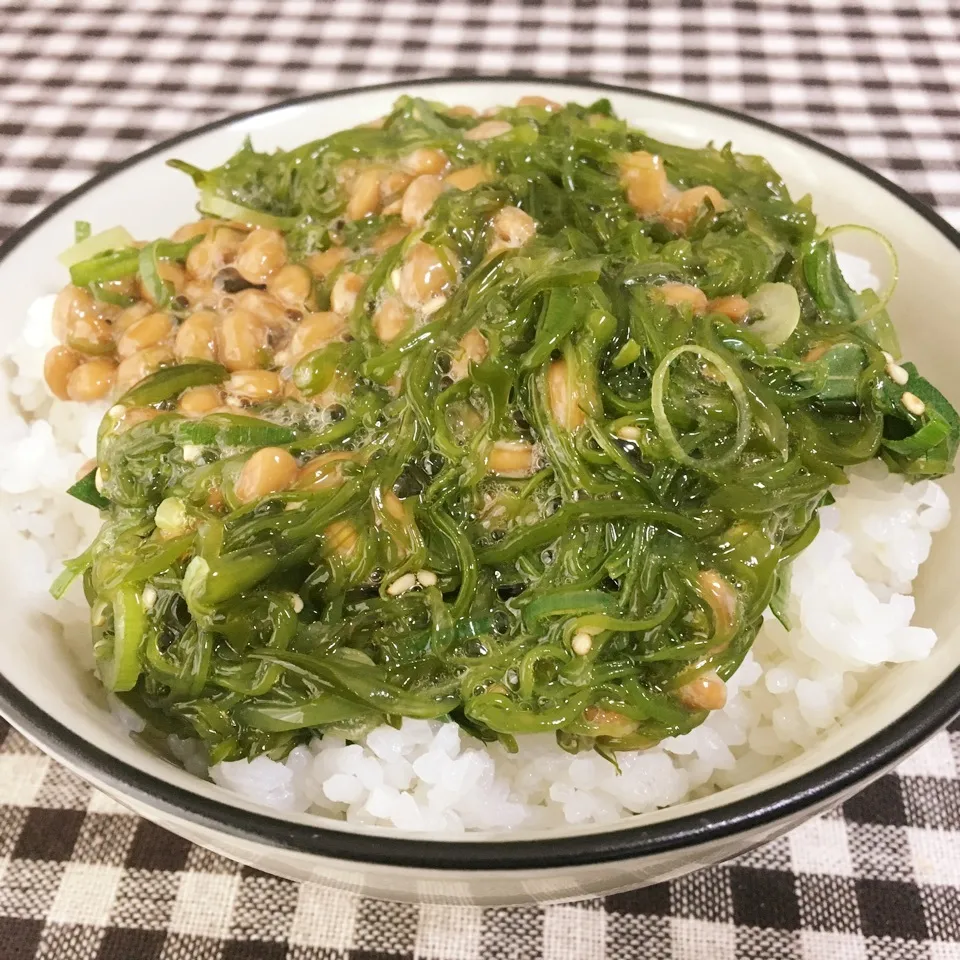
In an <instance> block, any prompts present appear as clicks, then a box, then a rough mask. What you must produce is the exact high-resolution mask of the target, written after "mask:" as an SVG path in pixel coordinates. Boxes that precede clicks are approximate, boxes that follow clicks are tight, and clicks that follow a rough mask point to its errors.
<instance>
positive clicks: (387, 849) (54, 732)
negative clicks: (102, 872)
mask: <svg viewBox="0 0 960 960" xmlns="http://www.w3.org/2000/svg"><path fill="white" fill-rule="evenodd" d="M445 82H446V83H452V82H456V83H471V84H490V83H503V82H510V83H513V82H524V83H529V84H535V85H536V86H540V87H542V86H548V85H550V86H552V85H557V86H576V87H581V88H583V89H589V90H595V91H597V93H598V94H604V93H607V92H612V93H623V94H631V95H638V94H639V95H641V96H644V97H647V98H649V99H654V100H660V101H663V102H666V103H675V104H679V105H684V106H689V107H694V108H696V109H698V110H704V111H707V112H709V113H713V114H717V115H720V116H724V117H730V118H732V119H736V120H739V121H741V122H743V123H747V124H749V125H751V126H753V127H757V128H759V129H761V130H764V131H767V132H769V133H773V134H775V135H777V136H780V137H784V138H786V139H788V140H792V141H794V142H796V143H800V144H802V145H803V146H805V147H808V148H810V149H812V150H815V151H817V152H818V153H820V154H822V155H824V156H826V157H830V158H831V159H833V160H836V161H838V162H839V163H842V164H844V165H845V166H847V167H849V168H851V169H852V170H854V171H856V172H857V173H859V174H860V175H861V176H864V177H866V178H868V179H869V180H872V181H873V182H874V183H876V184H878V185H879V186H881V187H882V188H883V189H884V190H886V191H887V192H888V193H890V194H892V195H893V196H895V197H896V198H897V199H899V200H900V201H902V202H903V203H905V204H907V205H908V206H909V207H910V208H911V209H913V210H914V211H915V212H916V213H918V214H919V215H920V216H922V217H923V218H924V219H925V220H927V222H928V223H930V224H931V225H932V226H933V227H934V228H935V229H936V230H937V231H938V232H939V233H940V234H942V235H943V236H944V237H946V239H947V240H949V241H950V243H951V244H953V246H954V247H955V248H956V249H957V250H958V251H960V232H958V231H957V230H955V229H954V228H953V227H952V226H950V224H948V223H947V222H946V221H945V220H943V219H942V218H941V217H940V216H939V215H938V214H936V213H935V212H934V211H933V210H931V209H930V208H929V207H928V206H926V205H925V204H923V203H921V202H920V201H919V200H917V199H916V198H915V197H913V196H911V195H910V194H909V193H907V191H905V190H904V189H902V188H901V187H898V186H897V185H896V184H894V183H891V182H890V181H889V180H887V179H886V178H885V177H883V176H881V175H880V174H878V173H876V172H875V171H873V170H871V169H870V168H869V167H866V166H864V165H863V164H861V163H859V162H858V161H856V160H853V159H851V158H850V157H847V156H845V155H844V154H842V153H840V152H839V151H837V150H834V149H833V148H831V147H827V146H824V145H823V144H820V143H817V142H816V141H815V140H813V139H811V138H810V137H807V136H804V135H803V134H799V133H795V132H793V131H790V130H784V129H781V128H780V127H778V126H776V125H775V124H772V123H769V122H767V121H765V120H760V119H757V118H755V117H750V116H747V115H745V114H742V113H739V112H737V111H735V110H730V109H727V108H726V107H720V106H715V105H712V104H705V103H699V102H697V101H695V100H690V99H688V98H685V97H677V96H672V95H670V94H664V93H657V92H653V91H649V90H637V89H632V88H630V87H627V86H622V85H615V84H606V83H598V82H591V81H587V80H580V79H576V78H573V79H564V78H561V77H552V78H545V77H537V76H533V75H525V74H514V75H510V76H485V77H484V76H457V75H455V74H454V75H450V76H439V77H429V78H420V79H411V80H398V81H391V82H389V83H381V84H374V85H370V86H363V87H352V88H348V89H344V90H329V91H324V92H321V93H315V94H307V95H304V96H299V97H293V98H290V99H288V100H284V101H282V102H280V103H275V104H270V105H269V106H266V107H261V108H259V109H256V110H250V111H246V112H242V113H236V114H231V115H230V116H228V117H224V118H222V119H220V120H215V121H213V122H211V123H207V124H204V125H202V126H200V127H196V128H194V129H192V130H188V131H186V132H184V133H181V134H178V135H176V136H174V137H171V138H170V139H168V140H164V141H163V142H161V143H158V144H156V145H155V146H152V147H150V148H148V149H146V150H143V151H141V152H140V153H137V154H135V155H134V156H132V157H129V158H128V159H126V160H124V161H122V162H120V163H117V164H114V165H112V166H110V167H108V168H106V169H105V170H103V171H101V172H100V173H98V174H97V175H96V176H94V177H93V178H91V179H90V180H88V181H86V183H84V184H82V185H81V186H79V187H77V188H76V189H74V190H72V191H71V192H70V193H68V194H66V195H65V196H63V197H61V198H60V199H58V200H56V201H55V202H54V203H52V204H51V205H50V206H48V207H47V208H45V209H44V210H43V211H41V212H40V213H39V214H38V215H37V216H35V217H34V218H33V219H31V220H30V221H29V222H27V223H26V224H25V225H23V226H22V227H20V228H19V229H18V230H16V231H15V232H14V233H13V234H12V236H11V237H10V238H9V239H8V240H7V241H6V242H5V243H4V244H3V245H2V246H0V262H2V261H3V260H5V259H6V258H7V257H8V256H9V255H10V253H12V251H13V250H14V249H15V248H16V247H17V246H19V245H20V244H21V243H22V242H23V241H24V240H25V239H26V238H27V237H28V236H29V235H30V234H31V233H32V232H33V231H34V230H36V229H37V227H39V226H40V225H41V224H42V223H44V222H45V221H46V220H47V219H49V218H50V217H51V216H52V215H53V214H55V213H56V212H57V211H59V210H60V209H62V208H63V207H64V206H66V205H68V204H70V203H72V202H73V201H74V200H77V199H78V198H79V197H81V196H83V195H84V194H85V193H86V192H87V191H89V190H90V189H92V188H93V187H94V186H97V185H98V184H100V183H103V182H104V181H105V180H108V179H110V178H111V177H112V176H113V175H114V174H116V173H119V172H120V171H122V170H124V169H126V168H128V167H130V166H133V165H134V164H136V163H138V162H139V161H141V160H144V159H146V158H147V157H150V156H154V155H155V154H158V153H162V152H165V151H167V150H169V149H170V148H171V147H173V146H175V145H177V144H179V143H182V142H184V141H186V140H190V139H192V138H193V137H195V136H198V135H199V134H203V133H207V132H208V131H211V130H216V129H218V128H220V127H224V126H229V125H230V124H232V123H235V122H236V121H238V120H242V119H246V118H248V117H253V116H258V115H260V114H265V113H270V112H272V111H274V110H279V109H282V108H283V107H287V106H295V105H298V104H305V103H314V102H317V101H323V100H329V99H336V98H340V97H343V96H347V95H350V94H357V93H369V92H373V91H377V90H397V91H400V92H402V91H403V90H407V89H411V88H415V87H422V86H428V85H433V84H438V83H445ZM958 712H960V668H957V669H956V670H954V671H953V672H952V673H951V674H950V676H949V677H947V678H946V679H945V680H944V681H943V682H942V683H940V684H939V685H938V686H937V687H936V688H935V689H934V690H932V691H931V692H930V693H929V694H928V695H927V696H926V697H924V699H923V700H921V701H920V702H919V703H918V704H917V705H916V706H914V707H913V708H912V709H911V710H909V711H908V712H907V713H905V714H904V715H903V716H902V717H899V718H898V719H897V720H896V721H895V722H894V723H892V724H890V726H888V727H887V728H886V729H884V730H881V731H879V732H878V733H876V734H875V735H874V736H872V737H870V738H869V739H868V740H865V741H864V742H863V743H860V744H858V745H856V746H855V747H853V748H852V749H851V750H848V751H847V752H846V753H844V754H842V755H840V756H839V757H836V758H834V759H833V760H831V761H829V762H828V763H825V764H823V765H822V766H820V767H817V768H815V769H814V770H811V771H809V772H807V773H805V774H803V775H801V776H799V777H797V778H795V779H793V780H791V781H789V782H788V783H785V784H782V785H780V786H777V787H773V788H771V789H769V790H765V791H763V792H761V793H758V794H755V795H753V796H750V797H747V798H744V799H742V800H737V801H735V802H732V803H728V804H724V805H722V806H719V807H715V808H713V809H710V810H707V811H704V812H702V813H696V814H687V815H684V816H681V817H677V818H676V819H672V820H666V821H663V822H660V823H653V824H646V825H638V826H629V822H630V821H629V820H625V821H623V825H622V826H620V827H618V828H614V829H611V830H607V831H604V832H598V833H586V834H580V835H574V836H557V837H553V838H551V837H538V838H536V839H529V840H527V839H522V838H518V839H515V840H513V839H510V840H484V839H483V837H482V835H478V836H477V837H476V838H474V839H470V838H468V839H456V840H447V839H439V838H431V837H429V836H424V837H423V838H415V839H410V838H405V837H392V836H390V835H389V831H385V832H384V833H382V834H376V835H370V834H360V833H350V832H347V831H345V830H338V829H331V828H327V827H323V826H320V825H313V824H304V823H300V822H296V821H289V820H283V819H280V818H278V817H274V816H271V815H269V814H265V813H259V812H256V811H248V810H244V809H242V808H240V807H235V806H233V805H231V804H228V803H224V802H220V801H218V800H213V799H210V798H207V797H204V796H201V795H199V794H195V793H193V792H192V791H189V790H186V789H184V788H181V787H178V786H176V785H174V784H171V783H168V782H167V781H165V780H160V779H158V778H156V777H154V776H152V775H150V774H147V773H144V772H142V771H140V770H138V769H137V768H135V767H132V766H129V765H128V764H126V763H124V762H123V761H121V760H119V759H117V758H116V757H114V756H112V755H110V754H108V753H106V752H105V751H102V750H100V749H99V748H97V747H94V746H92V745H91V744H89V743H87V742H86V741H85V740H83V739H82V738H81V737H79V736H78V735H77V734H76V733H74V732H73V731H72V730H70V729H69V728H67V727H65V726H64V725H62V724H61V723H59V722H58V721H56V720H54V719H53V718H52V717H51V716H49V715H48V714H47V713H45V712H44V711H43V710H42V709H40V707H38V706H37V705H36V704H34V703H33V702H32V701H31V700H29V699H28V698H27V697H26V696H25V695H24V694H23V693H22V692H21V691H20V690H19V689H17V688H16V687H14V686H13V684H12V683H11V682H10V681H9V680H7V678H6V677H5V676H3V675H2V674H0V714H2V715H3V716H5V717H6V718H7V719H8V720H9V721H10V722H11V723H12V724H13V725H14V726H15V727H17V728H19V729H20V730H21V731H22V732H24V733H25V734H26V735H27V736H28V737H29V738H31V739H32V740H34V741H36V742H37V743H38V744H39V745H40V746H42V747H45V748H47V749H48V750H49V751H50V752H51V753H52V754H53V755H54V756H59V757H62V758H63V759H64V760H65V761H66V762H67V763H68V764H69V765H70V766H72V767H74V768H75V769H76V770H78V771H81V772H85V773H88V774H89V775H90V776H91V777H93V778H94V779H95V780H99V781H100V782H101V783H104V784H106V785H107V786H108V787H111V788H113V790H115V791H116V792H117V793H118V794H120V795H121V796H123V795H128V796H130V797H131V798H132V799H134V800H136V801H139V802H140V803H141V804H145V805H146V806H148V807H151V808H153V809H155V810H158V811H161V812H162V813H164V814H167V815H172V816H173V817H176V818H181V819H185V820H187V821H188V822H191V823H193V824H195V825H197V826H200V827H204V828H206V829H210V830H213V831H215V832H218V833H225V834H228V835H231V836H233V837H236V838H240V839H242V840H245V841H248V842H253V843H258V844H267V845H269V846H273V847H276V848H279V849H282V850H292V851H297V852H299V853H305V854H310V855H314V856H320V857H327V858H331V859H334V860H342V861H347V862H350V863H369V864H377V865H382V866H392V867H400V868H412V869H421V870H435V871H447V872H450V873H461V874H462V873H465V872H466V873H475V872H478V871H531V870H546V869H559V868H564V867H572V866H582V865H589V864H597V863H608V862H617V861H623V860H630V859H633V858H637V857H644V856H650V855H653V854H665V853H669V852H672V851H679V850H682V849H685V848H686V849H690V848H694V847H696V846H698V845H703V844H708V843H711V842H712V841H717V840H721V839H723V838H725V837H729V836H731V835H733V834H736V833H741V832H745V831H750V830H754V829H757V828H762V827H766V826H771V825H774V824H776V823H777V822H778V821H785V820H788V819H789V818H792V817H795V816H797V815H800V814H802V813H803V812H804V811H805V810H810V811H811V812H812V811H813V810H815V809H817V808H820V807H823V806H826V805H828V804H829V803H830V802H831V801H837V800H838V799H840V798H841V797H843V796H844V795H845V794H848V793H850V792H852V791H853V790H855V789H856V788H857V786H863V785H865V784H866V783H867V782H869V781H870V780H872V779H874V778H875V777H877V776H879V775H880V774H882V773H883V772H884V771H886V770H888V769H889V768H890V767H892V766H893V765H894V764H895V763H896V762H897V761H898V760H900V759H902V758H903V757H904V756H906V755H907V754H908V753H909V752H910V751H912V750H914V749H915V748H917V747H918V746H920V744H922V743H923V742H924V741H925V740H926V739H927V738H929V737H930V736H932V735H933V734H934V733H935V732H936V731H937V730H939V729H940V728H942V727H944V726H945V725H946V724H948V723H949V722H950V721H951V720H952V719H953V717H954V716H955V715H956V714H957V713H958Z"/></svg>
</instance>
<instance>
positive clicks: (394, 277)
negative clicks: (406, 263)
mask: <svg viewBox="0 0 960 960" xmlns="http://www.w3.org/2000/svg"><path fill="white" fill-rule="evenodd" d="M390 283H392V284H393V289H394V290H398V289H399V288H400V268H399V267H397V269H396V270H394V271H393V273H391V274H390Z"/></svg>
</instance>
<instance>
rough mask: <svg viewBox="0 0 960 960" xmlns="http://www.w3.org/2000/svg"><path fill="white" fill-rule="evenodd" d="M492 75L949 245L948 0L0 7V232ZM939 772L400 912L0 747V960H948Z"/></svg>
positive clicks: (949, 796)
mask: <svg viewBox="0 0 960 960" xmlns="http://www.w3.org/2000/svg"><path fill="white" fill-rule="evenodd" d="M511 71H522V72H531V71H532V72H537V73H541V74H544V75H564V76H569V77H574V76H576V77H591V78H594V79H599V80H605V81H611V82H615V83H627V84H630V85H632V86H636V87H648V88H652V89H655V90H661V91H665V92H668V93H679V94H683V95H685V96H688V97H693V98H696V99H702V100H707V101H711V102H714V103H718V104H722V105H724V106H727V107H733V108H735V109H739V110H744V111H746V112H748V113H752V114H755V115H757V116H761V117H764V118H765V119H768V120H772V121H773V122H775V123H778V124H780V125H782V126H785V127H788V128H791V129H795V130H800V131H803V132H804V133H808V134H811V135H812V136H814V137H816V138H818V139H820V140H822V141H824V142H826V143H829V144H831V145H832V146H834V147H837V148H838V149H840V150H842V151H844V152H846V153H849V154H851V155H852V156H854V157H856V158H857V159H859V160H861V161H863V162H865V163H867V164H869V165H870V166H872V167H874V168H876V169H878V170H880V171H881V172H882V173H884V174H886V175H887V176H889V177H891V178H892V179H893V180H895V181H897V182H898V183H900V184H901V185H903V186H904V187H906V188H907V189H908V190H910V191H912V192H913V193H914V194H915V195H917V196H918V197H920V198H921V199H923V200H925V201H927V202H928V203H931V204H933V205H934V206H936V207H938V208H939V209H940V211H941V212H942V213H944V214H945V215H946V216H947V217H948V219H951V220H952V221H953V222H954V223H955V224H958V225H960V172H958V162H960V0H921V2H918V3H914V4H911V3H908V2H906V0H903V2H898V0H872V2H869V9H867V8H866V7H860V6H856V5H852V4H849V3H847V4H844V5H841V3H840V2H834V0H820V2H817V3H807V2H800V0H797V2H782V0H770V2H762V0H761V2H750V0H684V2H656V0H654V2H650V3H634V4H627V3H625V2H624V0H527V2H494V0H490V2H488V3H481V2H469V0H444V2H442V3H427V2H416V0H381V2H374V0H334V2H313V0H189V2H187V3H175V2H173V0H75V2H72V3H70V2H58V0H0V235H2V234H3V233H5V232H7V231H9V230H10V229H11V228H13V227H15V226H17V225H18V224H20V223H22V222H24V221H25V220H26V219H27V218H28V217H30V216H31V215H32V214H33V213H35V212H36V211H38V210H40V209H41V208H42V207H43V206H44V205H46V204H47V203H49V202H50V201H52V200H53V199H55V198H56V197H58V196H60V195H61V194H63V193H64V192H65V191H67V190H69V189H71V188H72V187H74V186H76V185H77V184H79V183H81V182H82V181H83V180H85V179H86V178H87V177H88V176H90V174H92V173H93V172H94V171H96V170H98V169H100V168H102V167H103V166H104V165H106V164H109V163H110V162H112V161H115V160H120V159H123V158H125V157H127V156H129V155H130V154H131V153H133V152H135V151H137V150H139V149H141V148H142V147H145V146H147V145H148V144H151V143H154V142H156V141H157V140H160V139H162V138H165V137H167V136H169V135H171V134H174V133H177V132H180V131H182V130H184V129H187V128H189V127H192V126H195V125H197V124H200V123H203V122H205V121H207V120H210V119H213V118H216V117H220V116H224V115H226V114H229V113H232V112H235V111H240V110H247V109H250V108H253V107H257V106H260V105H263V104H266V103H269V102H271V101H275V100H279V99H282V98H284V97H288V96H291V95H294V94H300V93H307V92H311V91H317V90H324V89H330V88H334V87H338V86H352V85H358V84H364V83H374V82H379V81H383V80H390V79H395V78H403V77H414V76H423V75H440V74H450V73H455V72H465V73H486V74H494V73H508V72H511ZM0 650H2V640H0ZM0 656H2V653H0ZM958 729H960V728H958ZM958 765H960V732H952V733H948V732H944V733H941V734H940V735H939V736H937V737H936V738H935V739H934V740H933V741H932V742H931V743H930V744H929V745H928V746H927V747H926V748H924V750H923V751H922V752H920V753H918V754H917V755H916V756H914V757H913V758H911V759H910V760H909V761H908V762H907V763H906V764H905V765H904V766H902V767H901V768H900V770H899V771H898V773H897V774H896V775H892V776H888V777H886V778H884V779H883V780H881V781H880V782H879V783H877V784H876V785H875V786H874V787H872V788H871V789H869V790H867V791H866V792H864V793H862V794H860V795H859V796H858V797H857V798H856V799H854V800H852V801H851V802H849V803H848V804H846V805H845V807H844V808H843V810H842V811H837V812H835V813H833V814H831V815H829V816H827V817H824V818H821V819H819V820H815V821H813V822H811V823H809V824H807V825H805V826H803V827H801V828H800V829H799V830H797V831H796V832H794V833H793V834H792V835H790V836H788V837H786V838H783V839H782V840H779V841H777V842H775V843H773V844H770V845H769V846H767V847H764V848H762V849H760V850H757V851H754V852H752V853H750V854H748V855H747V856H745V857H743V858H741V859H740V860H739V861H736V862H735V863H732V864H729V865H727V866H723V867H720V868H716V869H713V870H709V871H705V872H702V873H699V874H696V875H694V876H691V877H688V878H685V879H682V880H679V881H677V882H675V883H672V884H670V885H669V886H667V885H664V886H660V887H654V888H650V889H647V890H643V891H639V892H637V893H632V894H623V895H620V896H615V897H608V898H607V899H606V900H603V901H601V900H596V901H590V902H584V903H578V904H571V905H565V906H555V907H546V908H542V909H541V908H535V907H529V908H510V909H498V910H481V909H479V908H476V909H474V908H463V907H430V906H425V907H420V908H417V907H412V906H398V905H391V904H382V903H375V902H373V901H369V900H362V899H358V898H356V897H354V896H352V895H349V894H344V893H337V892H332V891H329V890H325V889H323V888H320V887H316V886H298V885H296V884H293V883H288V882H286V881H282V880H277V879H274V878H271V877H267V876H265V875H263V874H259V873H257V872H255V871H251V870H247V869H245V868H241V867H239V866H238V865H236V864H233V863H231V862H228V861H226V860H223V859H221V858H218V857H216V856H214V855H212V854H210V853H207V852H205V851H203V850H200V849H198V848H196V847H193V846H191V845H190V844H188V843H186V842H185V841H182V840H179V839H178V838H176V837H173V836H171V835H169V834H166V833H164V832H163V831H161V830H160V829H158V828H157V827H154V826H152V825H151V824H149V823H147V822H144V821H142V820H139V819H137V818H136V817H134V816H132V815H131V814H129V813H127V812H125V811H124V810H123V809H122V808H120V807H117V806H116V805H114V804H113V803H112V802H110V801H108V800H106V799H105V798H104V797H103V796H102V795H99V794H97V793H94V792H92V791H91V790H90V789H89V788H88V787H86V786H85V785H84V784H83V783H81V782H80V781H78V780H77V778H75V777H74V776H72V775H70V774H68V773H67V772H66V771H65V770H63V769H62V768H61V767H59V766H57V765H56V764H54V763H53V762H52V761H50V760H48V759H47V758H46V757H44V756H43V755H42V754H41V753H39V752H38V751H37V750H35V749H33V748H32V747H30V746H29V745H27V744H26V743H25V742H24V740H23V739H22V738H21V737H20V736H18V735H17V734H15V733H12V732H9V731H8V730H7V728H6V727H4V726H2V724H0V960H33V958H34V957H37V958H40V957H42V958H49V960H281V958H285V960H380V958H409V957H417V958H424V960H426V958H431V960H468V958H469V960H479V958H483V960H488V958H489V960H537V958H543V960H673V958H675V960H701V958H702V960H732V958H740V957H743V958H753V960H781V958H782V960H787V958H802V960H859V958H869V960H880V958H884V960H960V774H958Z"/></svg>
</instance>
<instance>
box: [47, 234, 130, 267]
mask: <svg viewBox="0 0 960 960" xmlns="http://www.w3.org/2000/svg"><path fill="white" fill-rule="evenodd" d="M88 226H89V225H88ZM133 244H134V240H133V237H132V236H131V235H130V233H129V231H127V230H126V229H125V228H124V227H111V228H110V229H109V230H104V231H103V232H102V233H96V234H94V235H93V236H92V237H86V238H78V239H77V242H76V243H75V244H74V245H73V246H72V247H68V248H67V249H66V250H64V251H63V253H61V254H60V256H59V257H57V260H59V261H60V263H62V264H63V266H65V267H72V266H74V265H75V264H78V263H82V262H83V261H84V260H90V259H92V258H93V257H97V256H100V255H101V254H103V253H108V252H110V251H117V250H124V249H126V248H128V247H132V246H133Z"/></svg>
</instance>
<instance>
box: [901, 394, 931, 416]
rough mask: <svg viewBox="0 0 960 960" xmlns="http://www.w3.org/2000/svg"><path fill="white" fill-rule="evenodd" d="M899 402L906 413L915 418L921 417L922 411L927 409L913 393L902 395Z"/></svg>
mask: <svg viewBox="0 0 960 960" xmlns="http://www.w3.org/2000/svg"><path fill="white" fill-rule="evenodd" d="M900 402H901V403H902V404H903V407H904V409H905V410H906V411H907V413H912V414H913V415H914V416H915V417H921V416H923V411H924V410H926V409H927V405H926V404H925V403H924V402H923V401H922V400H921V399H920V398H919V397H918V396H917V395H916V394H915V393H909V392H906V393H904V395H903V396H902V397H901V398H900Z"/></svg>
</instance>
